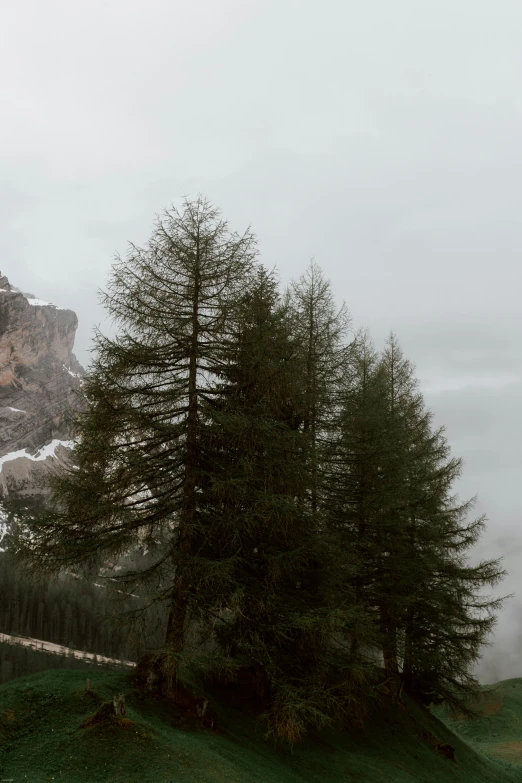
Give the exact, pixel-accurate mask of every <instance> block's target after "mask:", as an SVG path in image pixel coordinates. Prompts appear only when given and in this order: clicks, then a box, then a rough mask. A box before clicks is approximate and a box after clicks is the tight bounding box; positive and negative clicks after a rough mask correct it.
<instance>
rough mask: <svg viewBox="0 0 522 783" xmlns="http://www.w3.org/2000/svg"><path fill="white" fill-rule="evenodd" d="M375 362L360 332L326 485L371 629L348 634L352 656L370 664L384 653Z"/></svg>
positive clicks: (380, 420) (333, 522)
mask: <svg viewBox="0 0 522 783" xmlns="http://www.w3.org/2000/svg"><path fill="white" fill-rule="evenodd" d="M378 358H379V357H378V354H377V352H376V350H375V348H374V346H373V342H372V340H371V338H370V337H369V334H368V332H367V330H359V332H358V333H357V335H356V337H355V339H354V341H353V342H352V343H351V345H350V346H349V350H348V352H347V361H346V364H345V368H344V373H343V377H342V385H341V404H340V408H339V411H338V415H337V420H336V436H335V439H334V440H333V441H332V442H331V444H330V446H329V449H328V452H329V459H328V466H329V471H328V472H329V476H328V482H327V485H326V486H327V507H328V512H329V513H328V520H329V525H330V527H331V528H332V529H333V530H334V531H336V533H337V535H338V536H339V541H340V544H339V548H340V549H341V550H342V551H343V552H344V553H345V554H346V555H349V560H350V561H351V564H347V566H346V568H345V574H346V586H347V589H353V591H354V596H355V601H356V603H357V604H358V605H360V606H364V608H365V611H366V613H367V616H368V618H369V624H367V625H361V626H356V627H354V628H353V629H352V632H351V634H350V639H349V650H350V656H351V657H354V656H359V655H362V656H363V658H366V659H370V660H375V658H376V656H377V651H378V650H382V638H381V634H380V632H379V630H378V627H379V612H378V607H377V601H376V596H375V584H376V582H377V580H378V578H379V569H380V567H381V562H382V549H383V545H384V542H383V541H382V538H381V535H380V529H379V523H378V514H379V510H380V508H381V507H382V506H383V505H384V503H385V499H384V498H383V496H382V490H381V483H380V470H381V465H382V460H383V454H384V451H385V448H386V444H385V441H384V437H383V433H384V424H385V422H384V404H383V403H384V389H383V384H382V373H381V372H380V371H379V363H378Z"/></svg>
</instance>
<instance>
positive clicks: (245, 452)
mask: <svg viewBox="0 0 522 783" xmlns="http://www.w3.org/2000/svg"><path fill="white" fill-rule="evenodd" d="M218 214H219V213H218V212H217V210H215V209H213V208H212V207H211V206H210V205H209V204H208V202H207V201H206V200H205V199H203V198H201V197H200V198H198V199H197V200H196V201H195V202H190V201H188V200H185V204H184V207H183V210H182V211H181V212H180V211H179V210H176V209H173V210H171V211H167V212H165V214H164V215H163V216H162V217H161V218H158V220H157V223H156V226H155V229H154V232H153V234H152V237H151V239H150V241H149V243H148V245H147V246H146V247H145V248H138V247H135V246H131V247H130V250H129V253H128V255H127V257H126V258H125V259H121V258H118V259H117V260H116V263H115V265H114V266H113V270H112V275H111V279H110V283H109V288H108V292H107V293H106V294H104V295H103V302H104V304H105V306H106V309H107V312H108V314H109V315H110V316H112V318H113V319H114V321H115V322H116V324H117V325H118V327H119V331H118V334H117V336H116V337H114V338H112V339H111V338H108V337H106V336H103V335H102V334H101V333H100V332H97V333H96V340H95V347H96V352H95V357H94V361H93V364H92V367H91V369H90V372H89V374H88V377H87V379H86V381H85V384H84V392H85V393H86V396H87V399H88V402H89V405H88V407H87V409H86V410H85V411H84V412H83V413H81V414H79V415H78V417H77V421H76V428H77V430H76V431H77V446H76V448H75V463H76V464H75V465H74V466H71V468H70V469H69V470H68V471H66V472H62V473H61V474H59V475H57V476H55V478H54V479H53V500H52V504H51V506H50V507H49V509H48V510H47V511H46V512H45V513H43V514H34V515H33V516H32V519H31V520H30V522H29V523H27V524H26V525H25V526H24V525H21V526H18V527H17V528H16V533H13V534H12V535H11V547H12V549H13V551H17V553H18V556H19V557H21V558H23V559H24V560H25V561H26V563H27V564H29V565H30V566H31V567H32V568H33V570H35V571H38V572H46V573H47V572H48V573H55V572H59V571H61V570H63V569H66V568H74V569H76V571H78V572H82V573H84V574H86V575H88V574H92V573H93V569H96V568H98V567H99V564H100V563H101V562H104V561H105V560H106V559H107V558H110V559H111V561H112V562H120V561H121V558H123V557H125V556H128V555H129V553H132V552H136V551H142V552H145V553H146V560H143V561H140V562H141V565H140V567H126V568H122V569H120V570H119V571H117V572H116V571H114V573H113V577H114V579H116V580H117V583H118V584H119V585H120V587H121V588H122V590H124V591H129V590H131V591H132V592H140V595H143V596H147V597H148V601H147V602H145V603H144V604H143V606H142V607H140V611H139V612H138V611H136V613H135V615H136V617H135V618H134V619H135V620H136V621H137V618H138V615H139V614H140V612H142V613H143V612H147V611H149V610H150V609H151V608H152V607H157V606H161V607H164V608H165V628H164V643H163V645H161V646H160V647H159V648H158V649H156V651H155V655H154V656H152V658H151V656H149V657H148V658H147V661H148V665H155V666H157V667H159V670H160V671H161V672H162V675H163V677H164V683H165V686H164V687H165V689H166V692H168V691H169V689H170V688H171V687H172V683H173V682H174V679H175V677H176V676H177V675H179V676H180V677H182V676H183V674H184V673H187V674H188V673H190V676H191V677H194V676H195V675H198V674H199V676H200V679H201V682H208V681H209V680H211V679H214V680H215V679H220V680H222V681H225V680H227V679H231V678H232V679H233V678H234V676H237V675H238V672H240V671H244V670H245V669H250V671H253V672H254V673H255V676H256V678H257V681H258V683H260V685H259V687H260V690H261V691H262V693H263V700H264V704H265V712H264V716H265V718H266V719H267V721H268V733H269V734H272V735H275V736H276V737H283V738H286V739H287V740H289V741H291V742H293V741H296V740H298V739H299V738H300V737H302V736H303V734H304V733H305V732H306V729H307V727H309V726H316V727H319V726H322V725H324V724H326V723H335V724H336V725H339V726H344V725H347V724H349V723H350V722H353V721H357V720H364V717H365V716H366V715H367V714H368V713H369V711H371V709H372V706H373V705H375V704H376V703H378V700H379V699H381V698H383V694H384V693H385V692H389V691H390V689H391V690H393V692H394V693H399V694H400V691H401V690H402V689H405V690H407V691H408V692H410V693H411V694H412V695H414V696H415V697H416V698H417V699H418V700H419V701H421V702H422V703H425V704H428V703H430V702H432V701H437V700H445V701H446V702H448V703H449V704H450V705H451V706H453V707H460V708H463V709H466V696H467V695H468V694H469V693H471V692H472V691H473V689H474V688H475V686H476V685H477V683H476V681H475V680H474V678H473V677H472V676H471V675H470V673H469V672H470V667H471V666H472V665H473V663H474V662H475V661H476V660H477V658H478V655H479V650H480V647H481V645H482V644H484V643H485V639H486V637H487V635H488V633H489V632H490V630H491V628H492V626H493V624H494V622H495V617H494V610H496V609H497V608H498V606H499V605H500V603H501V601H502V600H504V599H496V600H489V599H482V598H480V596H479V592H480V589H481V588H482V587H483V586H484V585H488V584H491V585H492V584H495V583H496V582H497V581H498V580H499V579H500V578H501V577H502V576H503V574H504V573H505V572H504V571H502V570H500V568H499V562H498V561H487V562H483V563H481V564H480V565H478V566H476V567H471V566H469V565H467V557H466V551H467V550H468V549H469V547H470V546H471V545H472V544H473V543H475V541H476V540H477V538H478V536H479V534H480V531H481V528H482V527H483V525H484V520H483V518H480V519H477V520H475V521H474V522H471V523H467V522H466V521H465V516H466V513H467V511H468V509H469V506H470V504H471V502H472V501H470V502H469V503H465V504H459V503H458V502H456V500H455V498H454V497H452V496H451V495H450V494H449V493H450V488H451V485H452V482H453V481H454V480H455V478H456V477H457V476H458V475H459V472H460V470H461V462H460V460H455V459H449V457H448V454H449V449H448V446H447V444H446V442H445V440H444V437H443V430H442V428H441V429H439V430H437V431H432V429H431V426H430V422H431V414H430V413H429V412H426V411H425V410H424V403H423V400H422V396H421V394H420V393H418V392H417V391H416V385H417V384H416V381H415V379H414V376H413V368H412V367H411V365H410V364H409V362H408V361H407V360H405V359H404V357H403V355H402V353H401V350H400V347H399V344H398V341H397V339H396V338H395V336H394V335H393V334H392V335H391V336H390V338H389V340H388V342H387V345H386V348H385V350H384V352H383V353H382V355H380V356H379V355H378V354H377V353H376V351H375V349H374V347H373V345H372V342H371V340H370V338H369V336H368V334H367V333H366V332H358V333H357V334H355V335H352V339H351V340H348V332H349V328H350V319H349V316H348V313H347V311H346V307H345V306H344V305H343V306H342V307H341V308H340V309H337V308H336V306H335V300H334V296H333V292H332V289H331V285H330V283H329V282H328V281H327V280H326V279H325V278H324V276H323V274H322V272H321V270H320V268H319V267H318V265H317V264H316V263H315V262H313V261H312V262H311V263H310V265H309V267H308V269H307V271H306V272H305V273H304V274H303V276H302V277H301V278H300V279H299V280H298V281H297V282H293V283H292V284H290V285H289V286H288V288H287V289H286V290H285V291H284V292H281V291H280V289H279V285H278V282H277V280H276V278H275V276H274V274H273V273H271V272H269V271H268V270H267V269H265V268H264V267H263V266H262V265H261V264H260V263H259V262H258V259H257V251H256V249H255V244H256V243H255V239H254V237H253V235H252V234H251V233H250V231H249V230H248V231H247V232H246V233H245V234H244V235H243V236H242V237H239V236H238V235H236V234H232V235H230V234H229V233H228V231H227V224H226V223H225V222H224V221H221V220H219V219H218ZM140 616H141V615H140ZM131 619H132V618H131ZM151 661H152V663H151Z"/></svg>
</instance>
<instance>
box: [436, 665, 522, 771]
mask: <svg viewBox="0 0 522 783" xmlns="http://www.w3.org/2000/svg"><path fill="white" fill-rule="evenodd" d="M475 709H478V710H479V711H480V713H481V717H480V718H478V719H476V720H473V721H468V720H466V719H465V718H464V717H463V716H462V715H460V716H456V717H455V718H452V717H451V716H450V715H449V714H448V711H447V710H446V709H445V708H444V707H436V708H433V709H432V712H433V714H434V715H436V716H437V717H438V718H440V719H441V720H443V721H444V722H445V723H446V724H447V725H448V726H449V727H450V728H451V729H452V731H454V732H455V733H456V734H458V735H459V736H460V737H462V738H463V739H464V740H465V741H466V742H469V743H472V744H473V745H474V747H476V748H479V749H480V750H481V752H482V753H484V754H485V755H487V756H488V757H490V758H492V759H497V760H500V761H501V762H508V763H512V764H513V765H520V770H521V779H522V679H513V680H503V681H502V682H497V683H494V684H492V685H487V686H484V687H483V689H482V694H481V698H480V700H479V701H478V704H477V705H475Z"/></svg>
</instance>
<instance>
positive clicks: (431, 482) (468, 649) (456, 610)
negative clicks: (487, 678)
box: [380, 333, 509, 715]
mask: <svg viewBox="0 0 522 783" xmlns="http://www.w3.org/2000/svg"><path fill="white" fill-rule="evenodd" d="M380 367H381V369H382V370H383V371H384V379H385V388H386V396H385V401H386V419H387V425H386V427H385V430H384V431H385V433H386V438H387V440H388V444H389V446H388V449H387V452H386V453H387V458H386V461H385V462H384V464H383V468H382V476H381V478H382V481H383V483H384V485H385V488H386V493H385V494H386V495H387V496H388V498H389V502H388V503H387V505H386V507H385V508H384V509H383V511H384V515H385V521H386V525H384V524H383V528H384V529H385V530H386V537H387V542H388V545H389V557H388V558H387V568H385V567H383V569H382V572H381V573H382V590H381V594H380V606H381V620H382V629H383V639H384V647H385V650H386V652H387V654H388V659H389V668H390V670H391V671H393V672H398V671H399V669H402V671H401V679H402V684H403V685H404V687H407V688H408V689H409V690H410V692H412V693H415V694H416V695H417V696H418V697H419V698H420V700H421V701H424V702H425V703H429V702H430V701H435V702H436V701H440V700H444V701H445V702H446V703H448V704H449V705H450V706H451V707H452V709H454V710H457V709H460V710H463V711H464V712H468V714H470V715H471V714H473V711H472V710H470V711H468V705H469V701H470V700H469V697H470V696H473V695H474V693H475V692H476V689H477V688H478V682H477V681H476V679H475V678H474V677H473V676H472V675H471V674H470V669H471V667H472V665H473V664H474V663H475V662H476V661H477V660H478V658H479V651H480V648H481V647H482V646H483V645H484V644H485V643H486V638H487V636H488V634H489V633H490V631H491V630H492V628H493V627H494V625H495V622H496V618H495V615H494V612H495V610H497V609H498V608H499V607H500V606H501V605H502V603H503V601H505V600H506V598H507V597H509V596H504V597H502V598H497V599H494V600H490V599H488V598H483V597H481V596H480V591H481V590H482V589H483V588H484V587H485V586H487V585H495V584H497V583H498V582H499V581H500V580H501V578H502V577H503V576H504V575H505V573H506V572H505V571H504V570H501V569H500V565H499V564H500V559H497V560H487V561H482V562H481V563H480V564H479V565H477V566H469V565H467V561H468V556H467V554H466V553H467V550H469V548H470V547H471V546H472V545H473V544H474V543H476V541H477V540H478V538H479V536H480V533H481V531H482V530H483V528H484V519H485V516H484V515H483V516H482V517H480V518H478V519H476V520H474V521H472V522H466V521H465V518H466V515H467V513H468V511H469V510H470V508H471V507H472V506H473V504H474V501H475V498H472V499H471V500H469V501H467V502H466V503H458V501H457V498H456V496H452V495H450V491H451V486H452V484H453V483H454V481H455V480H456V479H457V478H458V477H459V476H460V475H461V471H462V460H461V459H455V458H449V453H450V449H449V446H448V444H447V442H446V440H445V438H444V436H443V433H444V427H440V428H438V429H437V430H436V431H434V432H433V431H432V429H431V420H432V418H433V414H432V413H431V412H430V411H425V409H424V400H423V397H422V394H420V393H419V392H417V391H416V389H417V387H418V381H417V380H416V379H415V378H414V374H413V373H414V368H413V367H412V365H411V364H410V362H409V361H408V360H406V359H405V358H404V356H403V354H402V351H401V349H400V346H399V343H398V340H397V338H396V337H395V335H394V334H393V333H392V334H391V335H390V338H389V339H388V341H387V345H386V348H385V351H384V353H383V355H382V358H381V362H380ZM383 521H384V520H383ZM401 664H402V666H401Z"/></svg>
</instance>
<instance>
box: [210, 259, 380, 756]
mask: <svg viewBox="0 0 522 783" xmlns="http://www.w3.org/2000/svg"><path fill="white" fill-rule="evenodd" d="M304 370H305V365H304V364H303V361H302V352H301V350H300V335H297V336H296V335H295V334H294V333H293V332H292V319H291V318H290V317H289V313H288V308H287V307H286V305H285V304H284V303H282V302H281V301H280V297H279V295H278V292H277V288H276V284H275V281H274V280H273V278H272V276H271V275H268V274H267V273H266V272H265V271H264V270H260V271H259V274H258V277H257V280H256V282H255V285H254V287H253V288H252V289H251V290H250V292H249V294H248V296H247V297H246V298H245V301H244V306H243V309H242V311H241V315H240V319H239V321H238V324H237V339H236V356H235V360H234V361H233V362H232V364H231V365H230V366H228V367H227V368H224V370H223V388H222V394H221V395H219V396H217V397H215V398H214V400H213V402H212V405H213V414H212V417H211V418H212V421H211V423H209V425H208V429H207V436H208V438H209V443H211V444H212V445H211V446H209V449H208V452H207V453H208V454H211V453H212V452H213V453H214V455H215V456H214V458H213V460H211V461H210V463H209V467H208V471H209V472H208V475H209V483H210V491H207V490H205V491H204V492H203V495H202V502H203V504H204V503H205V502H207V503H208V507H207V515H208V524H207V525H206V526H202V528H201V529H202V531H205V532H207V537H206V539H205V540H204V541H202V548H201V550H200V557H203V556H204V555H205V556H206V557H207V558H208V560H209V562H208V565H207V570H208V571H210V570H211V568H212V562H213V561H214V560H215V559H216V558H224V560H225V561H226V562H232V560H233V558H234V557H235V558H236V559H235V563H234V566H233V568H232V570H231V588H232V589H233V592H231V593H230V594H229V596H228V597H226V600H225V601H224V605H223V607H221V608H222V609H227V610H228V612H227V616H226V618H225V621H222V622H220V623H217V624H216V629H215V633H216V638H217V640H218V644H219V645H221V646H222V647H223V648H224V649H226V650H227V651H228V653H229V654H230V655H231V656H236V657H238V658H240V659H241V660H243V661H244V662H245V664H247V665H248V664H252V663H253V664H254V670H255V672H256V673H257V674H258V675H259V677H260V678H261V679H262V680H263V681H264V693H263V697H264V699H263V701H264V704H265V707H266V711H265V713H264V716H265V717H266V718H267V719H268V723H269V729H268V734H271V735H275V736H276V737H284V738H285V739H287V740H289V741H291V742H293V741H297V740H298V739H299V738H300V737H302V736H303V735H304V733H305V732H306V729H307V727H309V726H312V725H315V726H320V725H323V724H325V723H328V722H331V721H334V722H335V721H336V722H339V721H342V720H343V719H346V718H347V716H348V715H351V716H352V717H353V713H354V712H357V714H360V713H361V712H364V708H365V707H367V706H368V703H369V702H370V701H371V699H369V698H367V699H366V701H364V700H361V699H359V700H358V696H360V694H357V692H356V690H357V689H356V688H355V687H354V683H355V682H356V681H357V678H358V677H359V678H360V677H361V673H360V671H359V670H357V669H356V667H351V668H350V667H348V666H347V665H346V658H345V653H344V650H343V649H342V648H339V647H338V646H337V647H336V646H335V645H334V644H333V641H332V640H333V639H334V638H335V637H339V636H342V634H343V633H345V632H346V628H347V626H348V627H350V628H351V627H353V625H355V624H357V623H359V622H364V620H365V618H364V617H362V616H361V614H362V613H361V612H360V611H358V610H357V609H354V607H353V605H352V604H351V603H350V600H349V597H348V595H347V594H346V593H345V595H344V596H341V595H340V591H339V589H338V585H337V582H338V580H339V572H338V569H337V568H336V564H335V563H334V562H332V558H331V555H332V542H331V541H330V540H329V537H328V534H327V532H326V531H322V530H321V529H320V528H321V526H320V525H319V524H318V520H317V517H318V513H319V512H317V511H315V512H314V510H313V508H312V507H311V506H310V505H309V504H305V505H303V503H302V502H301V498H302V497H303V492H304V488H305V487H306V485H307V480H308V478H307V476H308V474H307V464H308V463H307V454H306V451H305V449H304V448H303V439H304V438H305V437H306V435H305V433H303V431H302V429H301V428H300V412H301V410H302V407H301V406H302V400H301V397H302V387H303V373H304ZM209 421H210V418H209ZM206 602H208V599H207V600H206V601H205V603H206ZM221 617H222V615H221ZM364 674H365V675H366V681H368V680H369V679H370V676H369V674H368V673H367V672H365V673H364Z"/></svg>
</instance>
